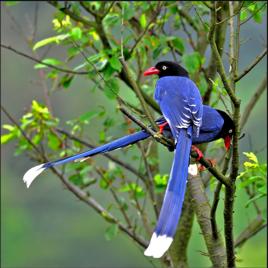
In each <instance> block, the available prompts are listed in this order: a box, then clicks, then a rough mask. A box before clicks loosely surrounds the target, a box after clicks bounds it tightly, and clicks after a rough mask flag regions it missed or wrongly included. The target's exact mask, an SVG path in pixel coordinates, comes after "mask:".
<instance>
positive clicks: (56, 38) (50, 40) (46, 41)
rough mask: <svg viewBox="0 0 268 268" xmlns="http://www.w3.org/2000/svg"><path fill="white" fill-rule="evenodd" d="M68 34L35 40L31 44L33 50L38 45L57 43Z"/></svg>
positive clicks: (38, 46)
mask: <svg viewBox="0 0 268 268" xmlns="http://www.w3.org/2000/svg"><path fill="white" fill-rule="evenodd" d="M69 36H70V34H60V35H57V36H52V37H48V38H46V39H43V40H41V41H39V42H37V43H36V44H35V45H34V46H33V50H36V49H38V48H40V47H43V46H46V45H48V44H51V43H57V44H59V42H60V41H63V40H64V39H66V38H68V37H69Z"/></svg>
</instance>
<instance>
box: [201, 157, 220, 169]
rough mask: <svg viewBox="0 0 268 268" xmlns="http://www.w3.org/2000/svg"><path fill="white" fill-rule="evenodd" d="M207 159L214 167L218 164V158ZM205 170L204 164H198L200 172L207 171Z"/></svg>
mask: <svg viewBox="0 0 268 268" xmlns="http://www.w3.org/2000/svg"><path fill="white" fill-rule="evenodd" d="M206 161H208V162H209V163H210V165H211V166H212V167H215V166H216V160H215V159H210V158H206ZM205 170H206V167H205V166H203V165H201V164H200V165H199V166H198V171H199V172H202V171H205Z"/></svg>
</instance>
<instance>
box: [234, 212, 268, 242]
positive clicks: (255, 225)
mask: <svg viewBox="0 0 268 268" xmlns="http://www.w3.org/2000/svg"><path fill="white" fill-rule="evenodd" d="M265 227H267V223H264V219H263V218H262V217H261V216H260V215H258V216H257V217H256V218H255V219H254V220H253V221H251V222H250V223H249V224H248V226H247V227H246V228H245V229H244V230H243V231H242V232H241V233H240V235H239V236H238V237H237V239H236V241H235V247H241V246H242V245H243V244H244V243H245V242H246V241H247V240H249V239H250V238H251V237H253V236H254V235H256V234H257V233H258V232H259V231H261V230H262V229H263V228H265Z"/></svg>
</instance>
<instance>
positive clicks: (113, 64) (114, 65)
mask: <svg viewBox="0 0 268 268" xmlns="http://www.w3.org/2000/svg"><path fill="white" fill-rule="evenodd" d="M109 63H110V65H111V67H112V68H114V69H115V70H116V71H118V72H120V71H121V69H122V65H121V63H120V61H119V59H118V57H116V56H114V57H112V58H110V59H109Z"/></svg>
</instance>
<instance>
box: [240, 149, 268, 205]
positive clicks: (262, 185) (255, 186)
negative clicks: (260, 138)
mask: <svg viewBox="0 0 268 268" xmlns="http://www.w3.org/2000/svg"><path fill="white" fill-rule="evenodd" d="M244 155H245V156H246V157H247V158H248V161H245V162H244V163H243V166H244V171H243V172H241V173H240V175H239V176H238V178H239V179H241V181H242V182H241V183H240V187H242V188H246V187H248V188H249V189H250V191H251V192H252V193H253V194H252V197H251V198H250V199H249V201H248V202H247V203H246V207H247V206H248V205H249V204H251V203H252V202H253V201H255V200H258V199H260V198H262V197H265V196H267V164H260V163H259V161H258V159H257V156H256V155H255V154H254V153H252V152H244Z"/></svg>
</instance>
